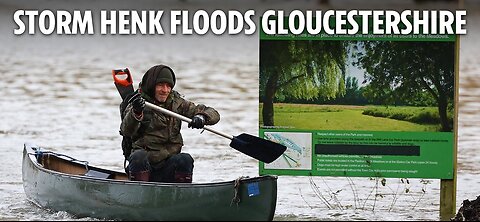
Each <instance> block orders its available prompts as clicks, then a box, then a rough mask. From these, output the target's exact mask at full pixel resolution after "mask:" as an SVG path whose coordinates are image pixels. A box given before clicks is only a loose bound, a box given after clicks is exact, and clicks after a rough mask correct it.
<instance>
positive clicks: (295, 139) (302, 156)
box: [264, 132, 312, 170]
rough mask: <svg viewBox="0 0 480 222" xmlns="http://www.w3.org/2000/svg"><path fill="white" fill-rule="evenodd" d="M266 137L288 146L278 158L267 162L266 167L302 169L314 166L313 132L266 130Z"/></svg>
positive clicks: (309, 168)
mask: <svg viewBox="0 0 480 222" xmlns="http://www.w3.org/2000/svg"><path fill="white" fill-rule="evenodd" d="M264 135H265V138H266V139H268V140H271V141H273V142H277V143H280V144H282V145H285V146H286V147H287V150H286V151H285V153H283V154H282V156H281V157H280V158H278V159H277V160H275V161H273V162H271V163H269V164H265V169H301V170H311V168H312V134H311V133H292V132H289V133H287V132H265V134H264Z"/></svg>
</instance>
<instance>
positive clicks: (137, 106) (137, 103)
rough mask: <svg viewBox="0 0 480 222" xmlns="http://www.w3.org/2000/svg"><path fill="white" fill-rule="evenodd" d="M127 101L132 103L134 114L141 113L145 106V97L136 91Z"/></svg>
mask: <svg viewBox="0 0 480 222" xmlns="http://www.w3.org/2000/svg"><path fill="white" fill-rule="evenodd" d="M128 102H129V103H131V104H132V108H133V112H135V114H137V115H140V114H142V113H143V109H144V108H145V99H144V98H143V97H142V94H140V93H139V92H136V93H135V94H134V95H133V96H132V97H131V98H130V99H129V100H128Z"/></svg>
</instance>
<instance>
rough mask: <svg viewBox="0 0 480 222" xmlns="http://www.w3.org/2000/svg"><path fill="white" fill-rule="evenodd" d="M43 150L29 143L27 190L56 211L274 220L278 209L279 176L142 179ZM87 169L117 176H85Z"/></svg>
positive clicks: (111, 216) (116, 217) (112, 216)
mask: <svg viewBox="0 0 480 222" xmlns="http://www.w3.org/2000/svg"><path fill="white" fill-rule="evenodd" d="M38 150H39V148H38V147H36V146H32V145H29V144H25V146H24V151H23V164H22V178H23V186H24V190H25V194H26V196H27V198H28V199H29V200H30V201H32V202H34V203H35V204H37V205H39V206H41V207H45V208H49V209H53V210H55V211H66V212H69V213H71V214H73V215H76V216H78V217H94V218H102V219H114V220H226V221H229V220H272V219H273V216H274V213H275V206H276V201H277V177H275V176H260V177H254V178H239V179H237V180H233V181H226V182H218V183H192V184H180V183H155V182H137V181H128V180H126V175H125V174H124V173H120V172H115V171H109V170H105V169H100V168H96V167H91V166H88V165H82V164H81V163H78V162H75V161H71V160H68V159H67V158H61V157H59V156H58V155H52V154H51V153H49V152H37V151H38ZM40 159H41V163H42V164H40V163H39V162H38V161H37V160H40ZM63 165H69V167H70V165H71V166H72V167H70V168H69V170H67V172H68V173H64V172H58V171H57V170H58V169H60V168H62V167H63ZM44 166H48V167H44ZM87 170H90V171H88V172H97V173H98V172H100V174H103V175H110V176H109V177H108V178H112V179H108V178H106V179H105V178H100V177H101V175H100V177H97V176H85V174H86V173H87V172H86V171H87ZM236 185H237V186H236Z"/></svg>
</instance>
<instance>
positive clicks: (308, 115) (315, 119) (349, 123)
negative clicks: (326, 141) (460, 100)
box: [260, 103, 440, 132]
mask: <svg viewBox="0 0 480 222" xmlns="http://www.w3.org/2000/svg"><path fill="white" fill-rule="evenodd" d="M262 108H263V107H262V104H260V126H262V125H263V118H262V114H261V111H262ZM366 108H368V107H367V106H365V107H364V106H343V105H311V104H280V103H276V104H274V112H275V113H274V121H275V126H277V127H286V128H292V129H305V130H371V131H413V132H425V131H430V132H436V131H438V130H439V129H440V126H439V125H438V124H415V123H412V122H407V121H400V120H395V119H389V118H383V117H374V116H368V115H363V114H362V112H363V110H364V109H366Z"/></svg>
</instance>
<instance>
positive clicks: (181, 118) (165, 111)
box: [145, 101, 233, 140]
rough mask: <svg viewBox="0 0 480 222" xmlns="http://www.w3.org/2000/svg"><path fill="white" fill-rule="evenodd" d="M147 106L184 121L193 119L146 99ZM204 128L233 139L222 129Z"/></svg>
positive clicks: (188, 121)
mask: <svg viewBox="0 0 480 222" xmlns="http://www.w3.org/2000/svg"><path fill="white" fill-rule="evenodd" d="M145 106H146V107H148V108H150V109H154V110H157V111H159V112H161V113H163V114H167V115H169V116H173V117H175V118H178V119H180V120H182V121H185V122H187V123H190V122H192V120H191V119H189V118H187V117H185V116H182V115H180V114H178V113H175V112H172V111H170V110H168V109H164V108H162V107H159V106H156V105H154V104H152V103H150V102H147V101H145ZM203 129H205V130H207V131H210V132H212V133H215V134H217V135H220V136H223V137H225V138H227V139H230V140H232V139H233V136H231V135H228V134H226V133H223V132H220V131H218V130H215V129H212V128H210V127H208V126H204V127H203Z"/></svg>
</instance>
